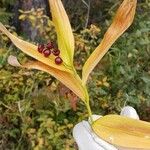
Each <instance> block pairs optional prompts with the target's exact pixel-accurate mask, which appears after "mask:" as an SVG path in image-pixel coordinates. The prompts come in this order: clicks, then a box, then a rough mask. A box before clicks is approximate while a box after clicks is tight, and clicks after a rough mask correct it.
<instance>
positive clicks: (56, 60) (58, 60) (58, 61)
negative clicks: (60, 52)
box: [55, 57, 63, 65]
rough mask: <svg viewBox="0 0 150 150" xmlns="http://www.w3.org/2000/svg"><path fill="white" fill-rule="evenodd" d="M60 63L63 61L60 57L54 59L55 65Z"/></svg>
mask: <svg viewBox="0 0 150 150" xmlns="http://www.w3.org/2000/svg"><path fill="white" fill-rule="evenodd" d="M62 62H63V60H62V59H61V58H60V57H56V58H55V63H56V64H57V65H60V64H61V63H62Z"/></svg>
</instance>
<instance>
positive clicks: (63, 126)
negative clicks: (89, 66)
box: [0, 0, 150, 150]
mask: <svg viewBox="0 0 150 150" xmlns="http://www.w3.org/2000/svg"><path fill="white" fill-rule="evenodd" d="M9 2H11V1H8V0H3V1H2V2H0V3H1V4H2V5H0V6H1V8H0V21H2V22H3V23H4V24H9V19H10V16H12V15H13V14H12V12H11V11H7V12H6V13H10V14H11V15H9V14H6V16H7V17H3V15H2V14H3V10H4V11H5V10H8V8H9V7H10V6H12V5H13V3H9ZM94 2H95V3H96V2H98V1H94ZM94 2H93V1H91V8H90V9H91V10H90V17H89V26H88V28H84V24H85V20H86V18H84V16H85V13H86V12H87V11H86V10H85V9H82V7H80V4H81V3H82V2H81V1H78V3H79V4H78V5H76V6H75V8H73V7H68V5H67V3H65V6H66V8H67V11H68V13H69V14H70V18H71V21H72V24H73V26H74V29H75V31H76V32H75V33H74V35H75V40H76V50H75V61H74V64H75V66H76V68H77V70H78V72H79V73H81V68H82V65H83V64H84V62H85V60H86V59H87V58H88V57H89V55H90V53H91V52H92V51H93V50H94V48H95V47H96V46H97V45H98V44H99V43H100V41H101V39H102V37H103V34H104V32H105V31H106V30H107V28H108V26H109V25H110V23H111V21H112V17H113V16H114V12H115V10H116V8H117V6H118V4H119V2H120V1H119V0H115V1H112V0H107V1H105V2H104V1H101V3H102V4H103V5H102V6H103V7H102V6H101V7H100V8H99V10H98V8H97V7H98V6H97V5H95V6H94V5H92V3H94ZM72 4H73V2H72V3H71V2H70V1H69V6H70V5H72ZM149 6H150V3H149V2H148V1H146V0H145V1H144V0H141V1H139V3H138V7H137V13H136V17H135V20H134V23H133V25H132V26H131V27H130V28H129V30H128V31H127V32H126V33H125V34H124V35H123V36H122V37H121V38H120V39H119V40H118V41H117V42H116V43H115V44H114V45H113V46H112V48H111V49H110V51H109V52H108V53H107V55H106V56H105V57H104V58H103V59H102V61H101V62H100V63H99V64H98V66H97V67H96V68H95V70H94V71H93V72H92V74H91V75H90V77H89V81H88V87H89V93H90V99H91V107H92V110H93V113H96V114H102V115H105V114H109V113H119V112H120V110H121V108H122V107H123V106H125V105H132V106H134V107H135V108H136V109H137V111H138V113H139V115H140V117H141V119H143V120H147V121H150V93H149V91H150V40H149V39H150V35H149V33H150V21H149V16H150V14H149V13H148V12H149ZM83 8H84V4H83ZM74 9H75V10H76V11H73V10H74ZM36 11H37V10H32V11H31V12H30V13H28V15H27V16H26V15H25V16H23V17H26V19H29V21H32V25H33V26H34V25H35V24H34V21H36V19H38V18H37V17H36V15H35V14H36ZM74 12H75V13H74ZM20 15H24V12H23V11H22V12H21V14H20ZM29 16H32V17H29ZM76 16H78V17H79V18H78V19H79V20H78V21H77V20H76V18H77V17H76ZM23 17H21V16H20V19H21V20H22V19H23ZM99 17H100V18H101V19H100V20H99V19H98V18H99ZM3 18H5V19H4V20H3ZM33 18H34V19H33ZM42 18H43V15H40V19H42ZM46 18H47V16H46ZM48 20H49V19H48ZM79 22H81V24H79ZM40 23H41V26H40ZM90 23H94V24H92V25H90ZM38 25H39V28H40V31H41V32H39V33H40V34H41V39H40V40H41V41H43V40H47V39H51V40H55V39H56V36H55V34H54V31H53V27H52V26H51V25H50V24H48V23H47V24H46V25H45V28H43V24H42V21H41V22H38ZM7 28H8V29H9V30H10V31H11V32H12V33H13V34H16V33H15V28H13V27H12V26H7ZM51 31H52V32H51ZM42 33H44V36H43V34H42ZM23 35H24V34H23ZM10 54H12V55H15V56H17V57H18V59H19V60H20V62H21V63H23V62H25V61H26V60H27V59H31V58H30V57H27V56H26V55H25V54H23V53H22V52H20V51H19V50H18V49H17V48H16V47H14V45H13V44H12V43H11V42H10V41H9V39H8V38H6V36H4V35H2V34H1V33H0V149H2V150H3V149H11V150H13V149H14V150H16V149H18V150H22V149H29V150H30V149H34V150H39V149H40V150H43V149H48V150H51V149H53V150H55V149H56V150H63V149H65V150H72V149H75V145H74V140H73V138H72V133H71V132H72V128H73V126H74V125H75V124H76V123H77V122H79V121H81V120H83V119H86V118H87V112H86V109H85V108H84V105H83V104H82V102H80V101H79V102H78V104H77V110H76V111H73V110H72V108H71V106H70V101H69V100H68V99H67V98H66V97H65V96H63V95H61V94H60V93H61V90H62V89H61V88H60V83H59V82H58V81H57V80H55V79H54V78H53V77H51V76H50V75H49V74H46V73H44V72H40V71H35V70H26V69H20V68H15V67H13V66H10V65H8V63H7V58H8V56H9V55H10Z"/></svg>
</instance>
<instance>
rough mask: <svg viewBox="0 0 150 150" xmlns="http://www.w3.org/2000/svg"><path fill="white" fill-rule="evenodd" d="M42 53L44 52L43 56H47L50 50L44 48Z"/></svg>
mask: <svg viewBox="0 0 150 150" xmlns="http://www.w3.org/2000/svg"><path fill="white" fill-rule="evenodd" d="M43 54H44V56H45V57H48V56H49V55H50V54H51V50H49V49H45V50H44V51H43Z"/></svg>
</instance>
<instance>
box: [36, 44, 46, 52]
mask: <svg viewBox="0 0 150 150" xmlns="http://www.w3.org/2000/svg"><path fill="white" fill-rule="evenodd" d="M44 48H45V47H44V44H39V45H38V51H39V52H40V53H42V52H43V50H44Z"/></svg>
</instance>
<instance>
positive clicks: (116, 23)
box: [82, 0, 137, 84]
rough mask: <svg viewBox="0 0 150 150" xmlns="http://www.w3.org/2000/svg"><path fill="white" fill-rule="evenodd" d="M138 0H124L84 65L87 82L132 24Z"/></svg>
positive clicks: (83, 78)
mask: <svg viewBox="0 0 150 150" xmlns="http://www.w3.org/2000/svg"><path fill="white" fill-rule="evenodd" d="M136 3H137V0H124V1H123V3H122V4H121V5H120V7H119V9H118V11H117V13H116V16H115V18H114V20H113V22H112V24H111V26H110V27H109V28H108V30H107V32H106V33H105V35H104V38H103V40H102V41H101V43H100V45H99V46H98V47H97V48H96V49H95V50H94V52H93V53H92V54H91V56H90V57H89V58H88V60H87V61H86V62H85V64H84V66H83V72H82V80H83V83H84V84H86V81H87V78H88V76H89V74H90V73H91V71H92V70H93V69H94V67H95V66H96V65H97V64H98V62H99V61H100V60H101V58H102V57H103V56H104V55H105V54H106V52H107V51H108V50H109V48H110V47H111V46H112V44H113V43H114V42H115V41H116V40H117V39H118V38H119V37H120V36H121V35H122V34H123V33H124V31H125V30H126V29H127V28H128V27H129V26H130V25H131V24H132V22H133V19H134V15H135V9H136Z"/></svg>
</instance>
